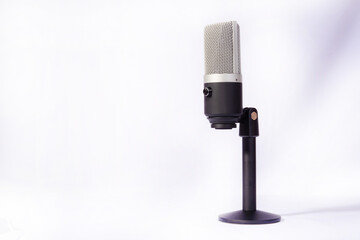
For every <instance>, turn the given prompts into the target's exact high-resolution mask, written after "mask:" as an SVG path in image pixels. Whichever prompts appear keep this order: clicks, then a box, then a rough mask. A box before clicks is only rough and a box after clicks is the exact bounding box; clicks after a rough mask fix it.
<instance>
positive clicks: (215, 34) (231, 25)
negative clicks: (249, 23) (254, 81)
mask: <svg viewBox="0 0 360 240" xmlns="http://www.w3.org/2000/svg"><path fill="white" fill-rule="evenodd" d="M204 38H205V76H204V90H203V94H204V112H205V115H206V116H207V118H208V120H209V122H210V123H211V127H212V128H215V129H231V128H235V127H236V123H238V122H239V121H240V117H241V114H242V110H243V106H242V78H241V70H240V40H239V39H240V37H239V25H238V24H237V23H236V22H234V21H233V22H225V23H217V24H212V25H208V26H206V27H205V34H204Z"/></svg>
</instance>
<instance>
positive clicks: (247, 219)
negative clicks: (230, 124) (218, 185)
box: [219, 108, 281, 224]
mask: <svg viewBox="0 0 360 240" xmlns="http://www.w3.org/2000/svg"><path fill="white" fill-rule="evenodd" d="M240 136H241V137H242V147H243V209H242V210H239V211H235V212H230V213H225V214H222V215H220V216H219V220H220V221H222V222H227V223H238V224H265V223H276V222H279V221H280V218H281V217H280V216H279V215H276V214H272V213H267V212H263V211H259V210H256V137H257V136H259V124H258V114H257V110H256V109H255V108H244V110H243V114H242V117H241V120H240Z"/></svg>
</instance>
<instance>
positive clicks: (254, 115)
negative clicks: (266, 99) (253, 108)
mask: <svg viewBox="0 0 360 240" xmlns="http://www.w3.org/2000/svg"><path fill="white" fill-rule="evenodd" d="M251 119H252V120H256V119H257V113H256V112H252V113H251Z"/></svg>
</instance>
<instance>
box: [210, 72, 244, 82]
mask: <svg viewBox="0 0 360 240" xmlns="http://www.w3.org/2000/svg"><path fill="white" fill-rule="evenodd" d="M215 82H238V83H241V82H242V78H241V74H238V73H222V74H207V75H205V76H204V83H215Z"/></svg>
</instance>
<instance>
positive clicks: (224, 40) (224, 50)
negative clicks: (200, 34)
mask: <svg viewBox="0 0 360 240" xmlns="http://www.w3.org/2000/svg"><path fill="white" fill-rule="evenodd" d="M234 28H235V29H234ZM204 39H205V74H222V73H240V54H239V49H240V46H239V45H240V42H239V39H240V37H239V25H238V24H237V23H236V22H224V23H217V24H212V25H208V26H206V27H205V34H204Z"/></svg>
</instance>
